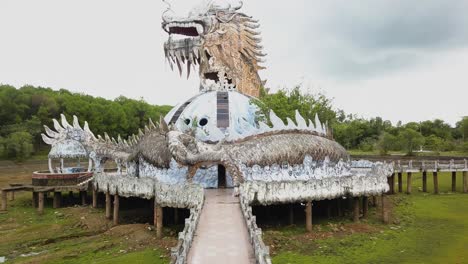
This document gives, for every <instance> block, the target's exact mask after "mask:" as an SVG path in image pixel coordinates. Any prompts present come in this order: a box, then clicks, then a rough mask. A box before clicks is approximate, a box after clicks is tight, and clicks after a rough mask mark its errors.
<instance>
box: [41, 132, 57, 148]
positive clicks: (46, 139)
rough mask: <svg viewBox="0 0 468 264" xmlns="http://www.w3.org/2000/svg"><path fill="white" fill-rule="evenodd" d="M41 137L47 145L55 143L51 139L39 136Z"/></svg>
mask: <svg viewBox="0 0 468 264" xmlns="http://www.w3.org/2000/svg"><path fill="white" fill-rule="evenodd" d="M41 137H42V140H43V141H44V142H45V143H46V144H48V145H52V144H54V143H55V140H53V139H52V138H49V137H48V136H46V135H44V134H41Z"/></svg>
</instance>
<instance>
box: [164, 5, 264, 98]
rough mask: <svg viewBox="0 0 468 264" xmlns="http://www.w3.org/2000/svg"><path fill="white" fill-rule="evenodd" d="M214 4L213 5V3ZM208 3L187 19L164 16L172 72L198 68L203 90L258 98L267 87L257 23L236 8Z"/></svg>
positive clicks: (168, 58) (188, 72)
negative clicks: (263, 73)
mask: <svg viewBox="0 0 468 264" xmlns="http://www.w3.org/2000/svg"><path fill="white" fill-rule="evenodd" d="M211 2H213V1H211ZM211 2H210V3H208V4H207V3H205V4H204V5H202V6H201V7H199V8H195V9H193V10H192V11H191V12H190V13H189V15H188V16H187V17H171V16H168V15H163V23H162V28H163V29H164V30H165V31H166V32H167V33H168V34H169V40H168V41H167V42H166V43H165V44H164V51H165V55H166V59H167V60H168V61H169V64H170V66H171V68H174V65H177V68H178V69H179V72H180V74H181V75H182V71H183V68H184V66H186V68H187V78H188V76H189V75H190V71H191V67H192V66H195V65H198V66H199V75H200V79H201V89H202V90H219V89H224V90H237V91H238V92H240V93H243V94H246V95H250V96H254V97H258V96H259V93H260V87H261V86H262V85H263V84H264V82H262V80H261V79H260V76H259V75H258V71H259V70H261V69H264V67H262V66H260V63H262V62H264V61H263V60H262V59H261V58H262V57H264V56H265V54H263V53H262V46H260V42H261V39H260V38H259V34H260V33H259V32H258V31H257V29H258V28H259V24H258V21H257V20H254V19H252V18H251V17H249V16H247V15H245V14H243V13H240V12H238V10H239V9H240V8H241V7H242V2H239V3H238V4H236V5H234V6H233V5H231V4H227V5H224V6H223V5H220V4H218V5H216V4H213V3H211Z"/></svg>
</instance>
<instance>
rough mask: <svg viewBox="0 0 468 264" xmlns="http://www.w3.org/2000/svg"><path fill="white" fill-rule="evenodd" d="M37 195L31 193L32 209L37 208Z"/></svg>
mask: <svg viewBox="0 0 468 264" xmlns="http://www.w3.org/2000/svg"><path fill="white" fill-rule="evenodd" d="M38 197H39V195H38V194H37V192H34V191H33V193H32V206H33V207H34V208H37V205H38V200H39V198H38Z"/></svg>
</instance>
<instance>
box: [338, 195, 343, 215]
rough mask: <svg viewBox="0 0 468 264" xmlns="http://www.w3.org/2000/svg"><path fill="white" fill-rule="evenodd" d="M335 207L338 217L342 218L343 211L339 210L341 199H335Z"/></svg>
mask: <svg viewBox="0 0 468 264" xmlns="http://www.w3.org/2000/svg"><path fill="white" fill-rule="evenodd" d="M336 203H337V205H336V207H337V209H338V217H341V216H343V210H342V209H341V198H338V199H336Z"/></svg>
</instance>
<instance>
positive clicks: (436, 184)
mask: <svg viewBox="0 0 468 264" xmlns="http://www.w3.org/2000/svg"><path fill="white" fill-rule="evenodd" d="M432 177H433V181H434V194H439V176H438V175H437V171H434V172H433V173H432Z"/></svg>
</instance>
